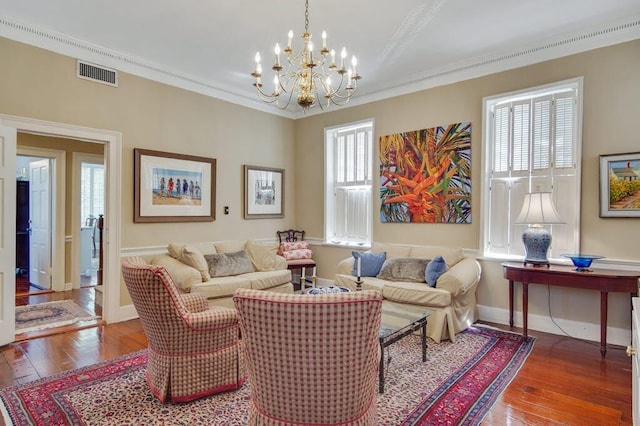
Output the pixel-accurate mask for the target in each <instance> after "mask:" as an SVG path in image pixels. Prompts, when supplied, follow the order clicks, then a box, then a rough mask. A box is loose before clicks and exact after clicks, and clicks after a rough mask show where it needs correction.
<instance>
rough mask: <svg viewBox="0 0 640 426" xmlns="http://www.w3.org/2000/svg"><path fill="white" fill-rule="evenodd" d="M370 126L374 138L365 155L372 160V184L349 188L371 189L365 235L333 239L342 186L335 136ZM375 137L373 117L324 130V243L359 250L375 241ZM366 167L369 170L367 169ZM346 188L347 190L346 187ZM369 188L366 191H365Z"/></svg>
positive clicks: (356, 185) (370, 162)
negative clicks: (356, 237)
mask: <svg viewBox="0 0 640 426" xmlns="http://www.w3.org/2000/svg"><path fill="white" fill-rule="evenodd" d="M365 127H370V128H371V131H370V134H371V138H370V141H369V150H368V151H369V152H368V153H365V157H368V158H369V164H368V169H369V172H370V178H369V179H366V181H369V183H366V181H365V182H360V183H359V184H355V183H354V184H353V185H346V186H351V187H354V188H356V187H360V188H362V187H369V188H368V189H367V191H368V194H367V195H368V198H369V204H368V206H366V208H365V210H368V213H367V216H368V217H367V218H366V222H367V223H366V236H365V238H364V239H357V240H356V239H354V240H351V239H340V240H337V239H334V238H333V237H334V235H335V232H334V230H335V227H336V222H335V216H336V213H335V209H336V204H337V201H336V198H337V195H336V188H337V187H338V186H339V185H337V183H336V174H337V172H336V168H335V167H336V160H337V159H336V157H335V146H334V145H335V137H336V135H337V134H338V133H340V132H347V131H353V130H357V129H360V128H365ZM374 138H375V122H374V119H373V118H369V119H365V120H360V121H356V122H351V123H346V124H342V125H338V126H332V127H326V128H325V129H324V158H325V163H324V172H325V180H324V181H325V191H324V201H325V203H324V206H325V207H324V243H325V244H327V245H333V246H341V247H357V248H365V247H367V248H368V247H370V246H371V242H372V240H373V203H374V199H373V189H374V185H375V182H376V174H375V169H374V153H375V150H374V146H373V141H374ZM365 168H366V167H365ZM346 186H345V187H346ZM365 189H366V188H365Z"/></svg>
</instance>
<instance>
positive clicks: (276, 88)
mask: <svg viewBox="0 0 640 426" xmlns="http://www.w3.org/2000/svg"><path fill="white" fill-rule="evenodd" d="M304 18H305V19H304V32H303V33H302V40H303V46H302V50H301V51H300V52H295V51H294V50H293V49H292V47H291V42H292V41H293V31H289V34H288V41H287V46H286V47H285V48H284V51H281V50H280V45H279V44H278V43H276V46H275V49H274V53H275V59H274V62H273V65H272V66H271V70H272V71H273V75H274V76H273V86H272V89H273V91H271V92H269V91H268V90H264V89H263V82H262V77H263V74H262V64H261V63H260V61H261V58H260V52H258V53H256V56H255V61H256V69H255V71H254V72H252V73H251V75H252V76H253V77H254V79H255V80H254V82H253V85H254V86H255V88H256V90H257V93H258V98H260V100H262V101H263V102H266V103H269V104H275V105H276V106H277V107H278V108H280V109H287V108H288V107H289V105H290V104H291V101H292V100H293V98H294V94H295V100H296V102H297V104H298V105H299V106H300V107H301V108H302V110H303V111H304V112H305V114H306V113H307V111H308V110H309V109H310V108H312V107H314V106H315V105H318V106H319V107H320V108H321V109H323V110H324V109H325V108H327V107H329V106H330V105H331V104H333V105H338V106H341V105H344V104H346V103H347V102H348V101H349V99H350V98H351V96H353V94H354V93H355V92H356V89H357V88H358V80H360V78H361V77H360V75H359V74H358V68H357V65H358V60H357V59H356V57H355V56H352V57H351V66H348V67H347V68H346V67H345V60H346V58H347V49H346V48H345V47H343V48H342V51H341V52H340V64H339V65H338V64H336V52H335V50H333V49H329V48H328V47H327V33H326V32H325V31H323V32H322V49H320V51H319V54H317V53H315V52H314V51H313V42H312V41H311V33H309V0H305V12H304ZM281 52H284V54H285V58H284V61H283V62H281V60H280V53H281Z"/></svg>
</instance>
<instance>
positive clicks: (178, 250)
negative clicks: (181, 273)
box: [167, 243, 211, 281]
mask: <svg viewBox="0 0 640 426" xmlns="http://www.w3.org/2000/svg"><path fill="white" fill-rule="evenodd" d="M167 251H168V252H169V255H170V256H171V257H173V258H175V259H178V260H179V261H180V262H182V263H184V264H185V265H187V266H191V267H192V268H194V269H197V270H198V272H200V274H201V275H202V281H208V280H209V278H211V277H210V276H209V266H208V265H207V261H206V260H205V258H204V255H203V254H202V252H201V251H200V250H198V249H197V248H196V247H194V246H193V245H191V244H182V243H170V244H169V245H168V246H167Z"/></svg>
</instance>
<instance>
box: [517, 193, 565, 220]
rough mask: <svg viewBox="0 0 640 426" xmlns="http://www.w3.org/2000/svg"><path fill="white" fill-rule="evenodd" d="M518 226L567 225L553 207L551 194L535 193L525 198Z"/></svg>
mask: <svg viewBox="0 0 640 426" xmlns="http://www.w3.org/2000/svg"><path fill="white" fill-rule="evenodd" d="M515 223H517V224H537V225H545V224H547V225H553V224H560V223H565V221H564V220H562V219H561V218H560V215H559V214H558V212H557V211H556V208H555V206H554V205H553V200H552V198H551V193H550V192H535V193H531V194H526V195H525V196H524V203H523V205H522V210H521V211H520V214H519V215H518V218H517V219H516V222H515Z"/></svg>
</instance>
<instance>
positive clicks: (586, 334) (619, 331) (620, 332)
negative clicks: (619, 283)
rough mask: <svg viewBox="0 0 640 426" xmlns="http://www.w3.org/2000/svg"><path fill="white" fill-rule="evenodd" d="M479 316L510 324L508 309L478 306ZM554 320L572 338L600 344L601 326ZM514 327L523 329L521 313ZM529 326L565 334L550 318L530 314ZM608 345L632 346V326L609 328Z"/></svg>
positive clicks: (532, 328)
mask: <svg viewBox="0 0 640 426" xmlns="http://www.w3.org/2000/svg"><path fill="white" fill-rule="evenodd" d="M478 314H479V316H480V319H481V320H482V321H488V322H494V323H497V324H505V325H508V324H509V310H508V309H500V308H494V307H491V306H484V305H478ZM554 320H555V322H556V323H558V325H559V326H560V327H562V329H563V330H564V331H566V332H567V333H568V334H569V335H570V336H571V337H576V338H578V339H584V340H590V341H593V342H597V343H600V324H593V323H590V322H579V321H571V320H567V319H562V318H554ZM513 325H514V326H515V327H522V312H521V311H514V313H513ZM527 326H528V327H527V328H528V329H529V330H537V331H542V332H545V333H550V334H558V335H564V333H563V332H562V331H561V330H560V329H558V327H557V326H556V325H555V324H554V323H553V322H552V321H551V318H549V317H548V316H543V315H534V314H529V315H528V324H527ZM607 343H609V344H614V345H620V346H627V345H629V344H631V324H629V328H628V329H627V328H616V327H607Z"/></svg>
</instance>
